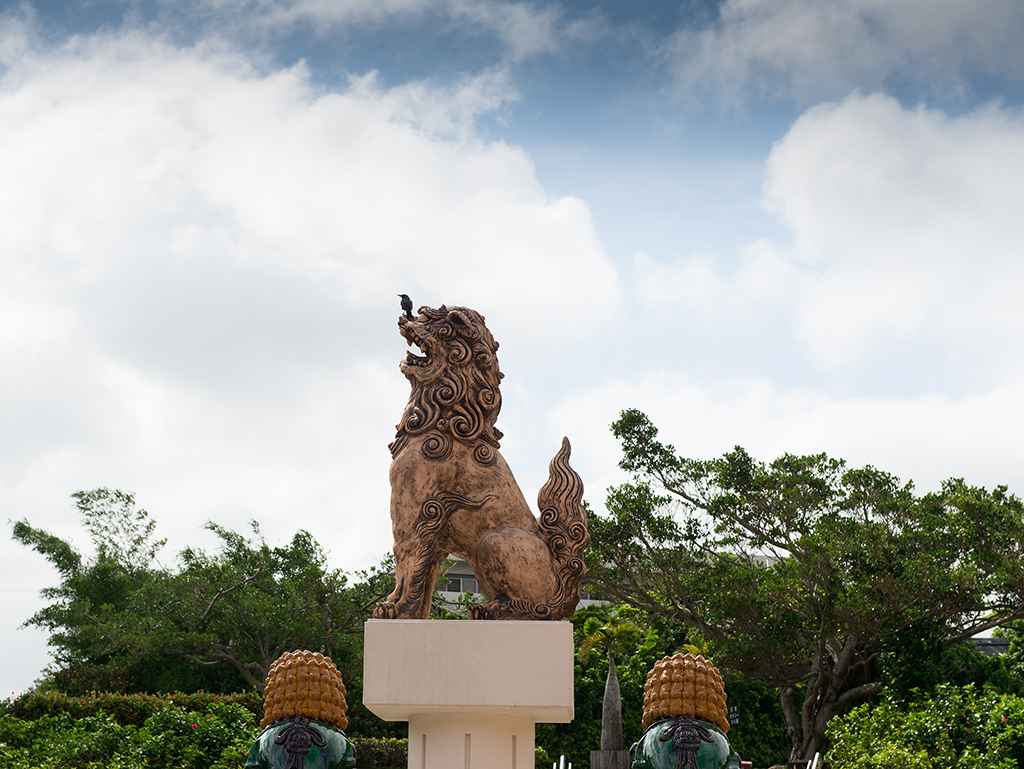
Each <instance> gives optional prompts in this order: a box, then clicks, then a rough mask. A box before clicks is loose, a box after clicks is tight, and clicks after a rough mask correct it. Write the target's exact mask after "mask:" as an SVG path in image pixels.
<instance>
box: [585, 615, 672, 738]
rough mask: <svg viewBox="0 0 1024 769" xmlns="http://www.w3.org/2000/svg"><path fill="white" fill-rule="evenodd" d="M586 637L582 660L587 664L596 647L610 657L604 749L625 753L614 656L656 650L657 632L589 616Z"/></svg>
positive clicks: (603, 718)
mask: <svg viewBox="0 0 1024 769" xmlns="http://www.w3.org/2000/svg"><path fill="white" fill-rule="evenodd" d="M583 634H584V635H585V636H586V638H584V639H583V643H582V644H581V645H580V659H581V660H582V661H583V662H584V663H586V662H587V660H588V658H589V657H590V653H591V652H592V651H593V650H594V649H595V648H596V649H600V650H601V651H603V652H604V653H605V654H606V655H607V657H608V676H607V678H606V680H605V684H604V698H603V700H602V704H601V750H622V694H621V691H620V688H619V677H618V675H617V674H616V672H615V655H616V654H617V653H618V654H621V653H622V651H625V650H630V651H632V650H635V649H636V648H637V647H638V645H639V646H640V647H641V648H643V649H652V648H654V646H655V644H656V643H657V642H658V633H657V631H655V630H654V628H651V629H650V630H644V629H643V628H642V627H640V626H639V625H637V624H636V623H635V622H632V621H630V620H628V619H617V618H616V619H613V620H612V621H611V622H605V623H602V621H601V620H600V619H599V618H598V617H588V618H587V619H586V621H585V622H584V623H583ZM640 639H643V640H642V641H640Z"/></svg>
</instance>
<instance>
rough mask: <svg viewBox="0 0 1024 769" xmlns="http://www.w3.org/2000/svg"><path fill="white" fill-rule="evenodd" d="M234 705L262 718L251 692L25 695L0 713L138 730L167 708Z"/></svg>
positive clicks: (207, 708)
mask: <svg viewBox="0 0 1024 769" xmlns="http://www.w3.org/2000/svg"><path fill="white" fill-rule="evenodd" d="M226 703H234V704H237V705H240V706H242V707H243V708H245V709H246V710H248V711H249V712H250V713H251V715H252V717H253V718H254V719H255V720H254V721H253V723H256V722H258V721H259V718H260V716H261V715H262V714H263V697H262V696H261V695H260V694H257V693H256V692H255V691H251V692H245V693H243V694H208V693H206V692H197V693H195V694H182V693H181V692H175V693H173V694H112V693H110V692H93V693H92V694H90V695H88V696H83V697H72V696H68V695H66V694H62V693H60V692H54V691H46V692H29V693H28V694H23V695H21V696H20V697H17V698H15V699H13V700H3V701H0V713H7V714H10V715H12V716H14V717H15V718H20V719H22V720H24V721H35V720H36V719H38V718H42V717H43V716H58V715H65V714H66V715H69V716H71V717H72V718H85V717H86V716H94V715H97V714H100V713H106V714H108V715H110V716H111V717H112V718H113V719H114V720H115V721H116V722H117V723H119V724H121V725H122V726H125V725H129V724H132V725H136V726H141V725H142V724H143V723H145V721H146V719H148V718H149V717H150V716H152V715H153V714H155V713H156V712H158V711H159V710H162V709H163V708H166V707H167V706H169V705H175V706H177V707H181V708H185V709H186V710H194V711H196V712H198V713H206V712H208V711H210V709H211V708H214V707H215V706H219V705H221V704H226Z"/></svg>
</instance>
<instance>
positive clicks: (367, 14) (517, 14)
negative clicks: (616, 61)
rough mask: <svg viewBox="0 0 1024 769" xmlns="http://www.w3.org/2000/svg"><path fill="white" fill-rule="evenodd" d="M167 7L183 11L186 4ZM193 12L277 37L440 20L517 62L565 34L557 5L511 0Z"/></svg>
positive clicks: (200, 5)
mask: <svg viewBox="0 0 1024 769" xmlns="http://www.w3.org/2000/svg"><path fill="white" fill-rule="evenodd" d="M165 6H166V8H167V9H168V10H170V11H173V12H174V13H178V14H180V13H182V11H183V8H182V5H181V4H180V3H165ZM187 8H188V13H187V14H186V16H195V15H200V16H206V17H208V18H209V19H210V21H211V22H212V23H215V24H217V25H218V26H220V27H223V28H232V29H235V30H239V29H249V30H258V31H262V32H264V33H265V32H272V33H273V34H279V33H281V32H282V31H286V30H294V29H295V28H303V27H310V26H311V27H313V28H314V29H315V30H316V31H317V32H318V33H320V34H323V33H326V32H328V31H330V30H332V29H337V28H345V27H367V26H370V27H373V26H380V25H383V24H388V23H398V24H403V23H423V22H432V21H439V22H441V23H442V24H443V25H450V26H452V27H454V28H456V29H458V30H459V31H460V32H461V33H462V34H465V35H470V36H479V35H484V36H493V37H494V38H496V39H497V40H499V41H500V42H501V44H502V46H503V52H502V54H503V58H506V59H508V60H511V61H519V60H521V59H524V58H527V57H529V56H534V55H537V54H540V53H550V52H552V51H555V50H557V49H558V48H559V46H560V44H561V39H562V37H563V34H564V30H563V29H562V27H563V19H562V15H563V14H562V11H561V8H560V6H558V5H557V4H541V3H528V2H505V0H191V2H189V3H188V4H187Z"/></svg>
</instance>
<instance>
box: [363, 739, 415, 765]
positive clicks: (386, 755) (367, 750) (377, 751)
mask: <svg viewBox="0 0 1024 769" xmlns="http://www.w3.org/2000/svg"><path fill="white" fill-rule="evenodd" d="M349 739H350V740H351V741H352V747H353V748H355V751H356V766H359V767H374V769H389V768H390V767H405V766H408V765H409V758H408V756H409V740H399V739H394V738H391V737H383V738H376V737H350V738H349Z"/></svg>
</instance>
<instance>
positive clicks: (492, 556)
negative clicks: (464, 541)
mask: <svg viewBox="0 0 1024 769" xmlns="http://www.w3.org/2000/svg"><path fill="white" fill-rule="evenodd" d="M471 566H472V567H473V571H474V573H475V574H476V575H477V577H478V578H479V579H480V580H481V582H482V583H483V584H484V585H486V586H487V588H488V593H489V594H490V595H491V596H493V598H492V599H491V600H489V601H487V602H486V603H482V604H478V605H477V606H474V607H472V608H471V609H470V615H469V616H470V619H546V618H547V615H548V613H549V612H550V610H551V609H550V602H551V600H552V599H553V598H554V596H555V593H556V591H557V589H558V578H557V577H556V576H555V573H554V571H553V569H552V562H551V554H550V552H549V551H548V548H547V545H546V544H545V543H544V541H543V540H542V539H540V538H539V537H538V536H537V535H536V534H534V533H532V532H529V531H526V530H525V529H521V528H518V527H514V526H506V527H502V528H500V529H496V530H495V531H492V532H490V533H488V534H487V536H485V537H484V538H483V539H481V540H480V544H479V545H478V546H477V549H476V553H475V556H474V558H473V560H472V561H471Z"/></svg>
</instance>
